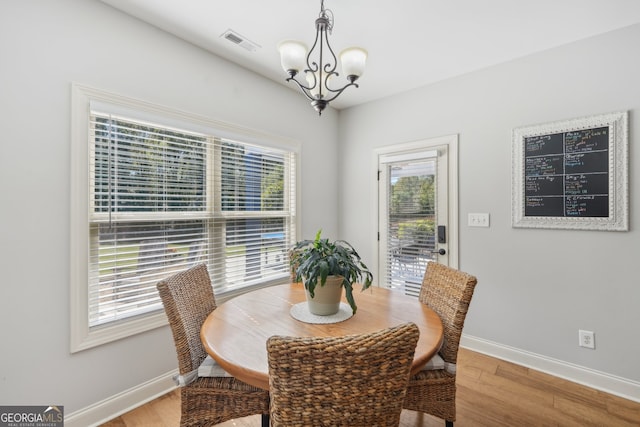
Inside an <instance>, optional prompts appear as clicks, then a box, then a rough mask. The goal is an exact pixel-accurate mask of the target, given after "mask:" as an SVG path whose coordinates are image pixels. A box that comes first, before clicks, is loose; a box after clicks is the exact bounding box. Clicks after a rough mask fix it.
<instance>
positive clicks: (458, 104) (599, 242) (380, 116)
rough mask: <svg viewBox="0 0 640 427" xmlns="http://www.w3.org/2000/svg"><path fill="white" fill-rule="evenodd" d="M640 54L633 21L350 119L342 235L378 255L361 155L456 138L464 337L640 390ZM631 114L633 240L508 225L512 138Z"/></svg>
mask: <svg viewBox="0 0 640 427" xmlns="http://www.w3.org/2000/svg"><path fill="white" fill-rule="evenodd" d="M639 45H640V25H635V26H632V27H628V28H626V29H622V30H619V31H616V32H612V33H608V34H605V35H602V36H599V37H595V38H592V39H588V40H583V41H580V42H576V43H573V44H570V45H566V46H563V47H559V48H556V49H552V50H548V51H545V52H542V53H538V54H535V55H531V56H527V57H525V58H522V59H518V60H514V61H512V62H509V63H506V64H502V65H499V66H494V67H491V68H487V69H484V70H480V71H477V72H474V73H470V74H467V75H463V76H460V77H457V78H454V79H451V80H448V81H444V82H441V83H439V84H435V85H432V86H429V87H424V88H421V89H418V90H413V91H411V92H408V93H405V94H402V95H398V96H394V97H391V98H388V99H385V100H382V101H378V102H372V103H369V104H366V105H363V106H360V107H355V108H351V109H348V110H343V111H341V113H340V122H339V126H340V132H339V138H340V145H339V147H340V158H341V159H342V163H341V169H340V170H341V180H342V181H343V182H345V183H347V184H346V185H343V186H341V187H340V188H341V196H340V200H341V204H340V219H339V223H340V234H341V237H342V238H344V239H346V240H348V241H350V242H351V243H352V244H354V245H355V246H356V247H358V248H360V253H361V255H362V256H363V258H364V259H366V260H367V261H370V260H373V259H374V254H375V250H376V248H375V246H373V244H372V237H371V236H372V232H373V231H375V229H376V228H375V221H376V218H375V216H374V215H363V214H362V212H366V211H367V209H370V208H371V207H372V206H373V202H372V200H373V197H374V196H375V194H374V187H373V184H372V183H371V181H370V180H371V179H373V177H374V176H375V175H374V170H375V169H374V165H373V162H372V160H371V159H372V155H366V156H363V153H373V149H374V148H376V147H380V146H385V145H389V144H394V143H401V142H407V141H413V140H419V139H425V138H430V137H436V136H442V135H449V134H459V138H460V139H459V180H460V185H459V187H460V188H459V204H460V224H459V226H460V238H459V248H460V265H459V266H460V268H461V269H463V270H466V271H468V272H470V273H473V274H475V275H477V277H478V280H479V283H478V287H477V288H476V293H475V296H474V300H473V302H472V306H471V310H470V313H469V316H468V317H467V323H466V325H465V334H468V335H470V336H474V337H478V338H481V339H484V340H489V341H493V342H496V343H499V344H501V345H504V346H511V347H515V348H517V349H520V350H523V351H526V352H531V353H535V354H538V355H542V356H545V357H548V358H552V359H557V360H560V361H563V362H568V363H572V364H576V365H579V366H582V367H586V368H591V369H594V370H597V371H601V372H605V373H609V374H611V375H613V376H619V377H622V378H625V379H628V380H633V381H636V382H637V381H640V367H639V365H638V359H639V358H640V340H639V339H638V337H639V332H638V328H639V326H640V310H638V303H639V302H640V281H639V280H638V278H637V273H636V268H637V262H638V255H639V254H640V235H639V234H638V230H637V226H638V218H639V217H638V212H639V209H640V204H639V202H638V197H636V196H637V194H638V192H637V188H638V187H640V176H639V175H638V173H637V168H636V167H635V166H637V165H638V164H640V151H639V150H637V135H638V130H639V129H640V118H639V115H638V114H637V111H638V110H639V108H640V83H639V80H638V76H640V56H638V55H637V50H638V46H639ZM398 78H402V77H401V76H398ZM623 110H630V122H629V128H630V134H629V135H630V137H629V151H630V168H629V180H630V190H631V191H630V192H631V198H630V218H631V221H630V223H631V231H629V232H602V231H575V230H571V231H570V230H534V229H514V228H512V227H511V216H510V215H511V145H512V140H511V132H512V129H513V128H515V127H519V126H525V125H532V124H538V123H544V122H551V121H558V120H564V119H571V118H576V117H581V116H589V115H596V114H601V113H608V112H615V111H623ZM347 201H348V203H347ZM354 212H357V213H356V214H354ZM469 212H488V213H490V214H491V226H490V228H469V227H467V225H466V223H467V221H466V218H467V213H469ZM578 329H587V330H592V331H595V333H596V350H595V351H594V350H588V349H584V348H579V347H578V345H577V343H578ZM636 384H637V383H636Z"/></svg>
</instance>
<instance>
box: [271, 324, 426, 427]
mask: <svg viewBox="0 0 640 427" xmlns="http://www.w3.org/2000/svg"><path fill="white" fill-rule="evenodd" d="M419 334H420V332H419V330H418V327H417V326H416V325H415V324H413V323H407V324H404V325H399V326H396V327H393V328H388V329H384V330H380V331H376V332H371V333H368V334H361V335H349V336H343V337H322V338H318V337H313V338H311V337H282V336H273V337H271V338H269V340H267V352H268V359H269V388H270V392H271V425H272V427H297V426H299V427H308V426H314V427H318V426H331V427H339V426H348V427H354V426H367V427H369V426H371V427H372V426H398V424H399V423H400V412H401V411H402V402H403V401H404V396H405V393H406V387H407V381H408V380H409V375H410V370H411V363H412V361H413V355H414V352H415V348H416V343H417V342H418V336H419Z"/></svg>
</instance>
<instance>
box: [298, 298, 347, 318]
mask: <svg viewBox="0 0 640 427" xmlns="http://www.w3.org/2000/svg"><path fill="white" fill-rule="evenodd" d="M289 313H290V314H291V317H293V318H294V319H296V320H299V321H301V322H305V323H338V322H342V321H345V320H347V319H348V318H350V317H351V316H353V310H351V307H350V306H349V304H346V303H344V302H341V303H340V308H339V309H338V312H337V313H336V314H329V315H327V316H318V315H317V314H313V313H311V312H310V311H309V304H307V302H306V301H304V302H299V303H298V304H294V305H293V306H291V310H290V311H289Z"/></svg>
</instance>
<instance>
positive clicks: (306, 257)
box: [291, 230, 373, 315]
mask: <svg viewBox="0 0 640 427" xmlns="http://www.w3.org/2000/svg"><path fill="white" fill-rule="evenodd" d="M321 232H322V230H319V231H318V232H317V233H316V237H315V239H314V240H303V241H300V242H298V243H296V244H295V245H294V247H293V249H292V256H291V268H292V270H293V272H294V273H295V280H296V281H298V282H299V281H303V282H304V287H305V290H306V291H307V300H308V301H309V309H310V311H311V312H312V313H314V314H321V315H322V314H324V315H327V314H334V313H336V312H337V311H338V310H339V308H340V297H341V293H342V288H344V290H345V296H346V298H347V302H348V303H349V305H350V306H351V310H352V312H353V314H355V313H356V310H357V308H358V306H357V305H356V303H355V300H354V298H353V284H354V283H356V282H360V281H362V290H365V289H367V288H369V287H370V286H371V282H372V280H373V274H371V272H370V271H369V269H368V268H367V266H366V265H365V264H364V263H363V262H362V260H361V259H360V255H358V253H357V252H356V250H355V249H354V248H353V246H351V244H349V243H348V242H346V241H344V240H336V241H334V242H330V241H329V239H321V238H320V234H321ZM363 279H364V280H363ZM332 283H334V285H332ZM318 284H319V285H320V288H318ZM325 287H327V288H330V287H334V288H337V289H338V290H337V301H334V302H332V303H326V302H324V301H322V302H320V304H321V305H323V306H324V308H322V307H320V308H319V307H317V305H318V304H314V302H315V301H314V300H315V299H316V298H317V294H318V291H319V290H321V288H325ZM314 306H315V307H314ZM334 308H335V310H334ZM331 311H333V312H331Z"/></svg>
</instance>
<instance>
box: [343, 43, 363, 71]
mask: <svg viewBox="0 0 640 427" xmlns="http://www.w3.org/2000/svg"><path fill="white" fill-rule="evenodd" d="M366 62H367V51H366V50H364V49H362V48H359V47H350V48H347V49H345V50H343V51H342V52H340V63H341V64H342V73H343V75H344V76H345V77H349V76H356V77H360V76H361V75H362V73H364V66H365V63H366Z"/></svg>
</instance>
